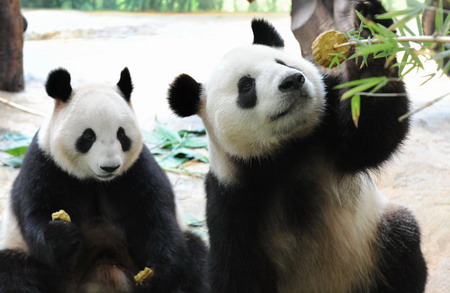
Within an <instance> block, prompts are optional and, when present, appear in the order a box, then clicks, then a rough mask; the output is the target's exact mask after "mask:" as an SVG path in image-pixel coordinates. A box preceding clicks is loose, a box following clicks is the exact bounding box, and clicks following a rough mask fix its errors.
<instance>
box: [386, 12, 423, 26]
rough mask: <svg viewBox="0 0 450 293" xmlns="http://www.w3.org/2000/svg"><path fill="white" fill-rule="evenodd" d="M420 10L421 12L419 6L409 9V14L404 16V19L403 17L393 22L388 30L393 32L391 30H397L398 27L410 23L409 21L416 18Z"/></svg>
mask: <svg viewBox="0 0 450 293" xmlns="http://www.w3.org/2000/svg"><path fill="white" fill-rule="evenodd" d="M422 10H423V8H422V7H421V6H420V7H417V8H414V9H411V12H410V13H408V14H406V15H405V17H403V18H402V19H400V20H398V21H396V22H394V24H392V25H391V26H390V27H389V29H390V30H392V31H393V30H395V29H397V28H398V27H401V26H404V25H405V24H406V23H407V22H408V21H410V20H411V19H413V18H415V17H416V16H418V15H419V14H420V13H421V12H422Z"/></svg>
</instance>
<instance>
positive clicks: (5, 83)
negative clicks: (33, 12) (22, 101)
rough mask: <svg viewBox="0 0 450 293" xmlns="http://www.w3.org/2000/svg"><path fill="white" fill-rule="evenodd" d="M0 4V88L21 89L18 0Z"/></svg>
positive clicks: (20, 38) (21, 34) (20, 30)
mask: <svg viewBox="0 0 450 293" xmlns="http://www.w3.org/2000/svg"><path fill="white" fill-rule="evenodd" d="M1 2H2V3H1V5H0V90H4V91H9V92H17V91H20V90H23V88H24V80H23V31H24V20H23V18H22V15H21V14H20V1H19V0H2V1H1Z"/></svg>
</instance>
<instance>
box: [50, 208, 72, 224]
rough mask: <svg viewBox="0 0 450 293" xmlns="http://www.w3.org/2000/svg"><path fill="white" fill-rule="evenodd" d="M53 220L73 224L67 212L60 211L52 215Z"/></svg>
mask: <svg viewBox="0 0 450 293" xmlns="http://www.w3.org/2000/svg"><path fill="white" fill-rule="evenodd" d="M52 220H53V221H54V220H62V221H64V222H68V223H70V222H72V221H71V219H70V216H69V214H68V213H66V211H65V210H59V211H57V212H54V213H53V214H52Z"/></svg>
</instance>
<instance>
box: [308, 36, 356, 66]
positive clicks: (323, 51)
mask: <svg viewBox="0 0 450 293" xmlns="http://www.w3.org/2000/svg"><path fill="white" fill-rule="evenodd" d="M347 42H348V39H347V37H346V36H345V35H344V34H343V33H341V32H338V31H333V30H331V31H326V32H323V33H321V34H320V35H319V36H318V37H317V38H316V39H315V40H314V42H313V43H312V47H311V49H312V54H313V57H314V59H315V60H316V61H317V63H318V64H320V65H322V66H323V67H325V68H329V66H330V64H331V61H332V60H333V59H334V57H335V56H334V55H330V53H331V54H332V53H339V54H342V55H344V56H346V57H347V56H348V53H349V51H350V46H342V47H337V48H336V47H335V46H336V45H340V44H343V43H347ZM343 61H345V59H343V58H342V57H341V58H339V62H341V63H342V62H343ZM336 65H337V64H336V63H335V64H333V67H334V66H336Z"/></svg>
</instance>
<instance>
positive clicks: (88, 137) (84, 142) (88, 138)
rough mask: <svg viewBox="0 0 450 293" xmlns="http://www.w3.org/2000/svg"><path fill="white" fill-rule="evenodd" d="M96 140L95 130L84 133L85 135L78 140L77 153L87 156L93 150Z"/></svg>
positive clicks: (89, 129)
mask: <svg viewBox="0 0 450 293" xmlns="http://www.w3.org/2000/svg"><path fill="white" fill-rule="evenodd" d="M96 139H97V137H96V135H95V132H94V130H92V129H91V128H87V129H86V130H85V131H83V134H82V135H81V136H80V137H79V138H78V139H77V142H76V144H75V147H76V149H77V151H79V152H80V153H83V154H85V153H87V152H88V151H89V150H90V149H91V147H92V145H93V144H94V142H95V140H96Z"/></svg>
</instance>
